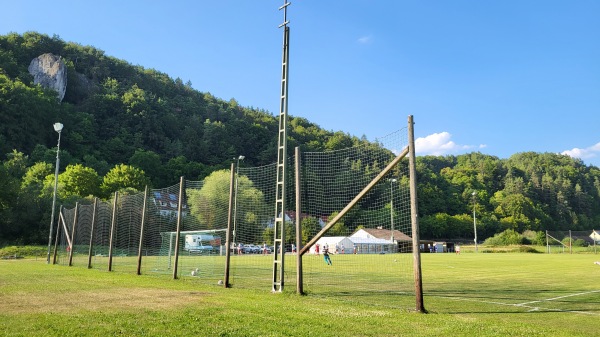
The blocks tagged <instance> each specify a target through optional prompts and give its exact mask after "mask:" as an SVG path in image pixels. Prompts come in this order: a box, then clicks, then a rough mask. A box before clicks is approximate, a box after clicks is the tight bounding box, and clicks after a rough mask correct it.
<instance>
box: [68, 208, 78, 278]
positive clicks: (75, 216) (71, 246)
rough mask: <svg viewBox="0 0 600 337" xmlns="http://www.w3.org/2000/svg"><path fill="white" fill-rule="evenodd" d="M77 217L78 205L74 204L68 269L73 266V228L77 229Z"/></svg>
mask: <svg viewBox="0 0 600 337" xmlns="http://www.w3.org/2000/svg"><path fill="white" fill-rule="evenodd" d="M78 215H79V203H78V202H76V203H75V214H74V215H73V228H71V243H70V244H69V267H70V266H72V265H73V249H74V248H75V228H76V227H77V221H78Z"/></svg>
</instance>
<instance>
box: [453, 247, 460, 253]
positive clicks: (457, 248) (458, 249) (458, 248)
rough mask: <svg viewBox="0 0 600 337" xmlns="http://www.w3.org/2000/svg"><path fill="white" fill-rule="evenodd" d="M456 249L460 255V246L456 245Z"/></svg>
mask: <svg viewBox="0 0 600 337" xmlns="http://www.w3.org/2000/svg"><path fill="white" fill-rule="evenodd" d="M454 250H455V251H456V254H458V255H460V246H459V245H456V248H455V249H454Z"/></svg>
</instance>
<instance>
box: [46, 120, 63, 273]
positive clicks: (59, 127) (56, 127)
mask: <svg viewBox="0 0 600 337" xmlns="http://www.w3.org/2000/svg"><path fill="white" fill-rule="evenodd" d="M62 129H63V125H62V124H61V123H54V131H56V132H58V145H57V146H56V168H55V170H54V194H53V196H52V213H51V215H50V235H48V256H47V259H46V263H48V264H50V247H51V245H52V231H53V230H54V209H55V208H56V189H57V187H58V166H59V163H60V157H59V156H58V155H59V152H60V132H61V131H62Z"/></svg>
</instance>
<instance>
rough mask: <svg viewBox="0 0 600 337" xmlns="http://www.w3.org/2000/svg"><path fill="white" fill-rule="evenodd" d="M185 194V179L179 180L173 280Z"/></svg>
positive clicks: (177, 259)
mask: <svg viewBox="0 0 600 337" xmlns="http://www.w3.org/2000/svg"><path fill="white" fill-rule="evenodd" d="M184 192H185V179H184V178H183V176H181V178H179V200H178V202H177V232H176V234H175V266H174V267H173V279H174V280H176V279H177V267H178V266H179V235H180V233H181V219H182V218H183V217H182V216H181V212H182V209H183V193H184Z"/></svg>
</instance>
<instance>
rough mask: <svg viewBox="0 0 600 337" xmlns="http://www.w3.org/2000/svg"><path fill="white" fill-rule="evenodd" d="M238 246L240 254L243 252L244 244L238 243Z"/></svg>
mask: <svg viewBox="0 0 600 337" xmlns="http://www.w3.org/2000/svg"><path fill="white" fill-rule="evenodd" d="M237 248H238V255H241V254H242V244H241V243H238V247H237Z"/></svg>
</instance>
